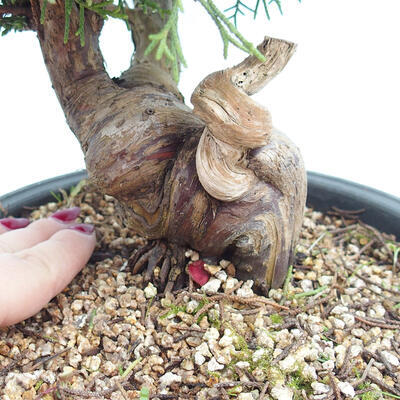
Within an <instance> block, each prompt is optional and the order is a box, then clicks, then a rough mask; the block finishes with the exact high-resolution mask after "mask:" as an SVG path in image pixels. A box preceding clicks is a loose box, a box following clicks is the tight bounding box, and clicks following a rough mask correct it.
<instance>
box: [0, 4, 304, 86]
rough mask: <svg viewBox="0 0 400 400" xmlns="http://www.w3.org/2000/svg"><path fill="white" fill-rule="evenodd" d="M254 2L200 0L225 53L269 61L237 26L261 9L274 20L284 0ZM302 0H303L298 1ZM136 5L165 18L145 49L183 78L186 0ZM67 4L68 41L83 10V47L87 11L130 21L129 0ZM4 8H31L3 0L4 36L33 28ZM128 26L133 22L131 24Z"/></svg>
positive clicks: (43, 13) (43, 12)
mask: <svg viewBox="0 0 400 400" xmlns="http://www.w3.org/2000/svg"><path fill="white" fill-rule="evenodd" d="M252 1H253V4H251V5H250V4H248V3H245V2H244V1H242V0H234V4H233V5H232V6H231V7H229V8H227V9H226V10H224V11H221V10H220V9H219V8H218V7H217V6H216V4H215V3H214V1H213V0H198V2H199V3H200V4H201V6H202V7H203V8H204V10H205V11H206V12H207V14H208V15H209V16H210V17H211V19H212V20H213V21H214V23H215V25H216V26H217V28H218V31H219V33H220V36H221V39H222V42H223V45H224V50H223V54H224V57H225V58H226V57H227V56H228V47H229V44H232V45H233V46H235V47H237V48H239V49H241V50H243V51H244V52H246V53H248V54H250V55H253V56H255V57H257V58H258V59H260V60H261V61H265V58H264V56H263V55H262V54H261V53H260V52H259V51H258V49H257V48H256V47H255V46H254V45H253V44H252V43H251V42H249V41H248V40H247V39H246V38H245V37H244V36H243V35H242V34H241V33H240V32H239V30H238V29H237V23H238V16H240V15H243V16H244V15H252V16H253V17H254V18H256V16H257V15H258V14H259V10H260V9H261V8H263V9H264V12H265V16H266V17H267V19H270V12H269V9H270V7H271V6H274V7H277V8H278V10H279V12H280V13H281V14H282V5H281V2H282V0H252ZM298 1H299V2H301V0H298ZM54 2H55V0H44V1H43V3H42V8H41V15H40V22H41V23H42V24H44V23H45V16H46V8H47V7H49V6H51V4H53V3H54ZM133 3H134V5H135V6H136V7H140V8H141V9H142V10H143V11H144V12H145V13H149V14H150V13H158V14H159V15H160V16H161V18H162V19H163V20H164V21H165V24H164V26H163V28H162V29H161V31H160V32H158V33H155V34H152V35H150V36H149V39H150V43H149V45H148V47H147V49H146V51H145V54H146V55H149V54H154V57H155V59H156V60H161V59H163V60H165V62H166V63H167V65H171V70H172V74H173V77H174V79H175V80H176V81H178V79H179V72H180V65H183V66H186V61H185V58H184V56H183V52H182V47H181V43H180V40H179V35H178V17H179V12H182V11H183V5H182V0H172V8H171V9H170V10H165V9H163V8H162V7H160V5H159V3H158V2H157V1H156V0H134V2H133ZM64 4H65V28H64V43H67V42H68V40H69V37H70V35H71V32H70V26H71V24H70V21H71V12H72V10H73V8H74V7H77V9H78V10H79V27H78V29H77V31H76V32H73V34H74V35H76V36H79V38H80V43H81V46H85V17H86V14H87V13H86V11H87V10H89V11H92V12H94V13H96V14H98V15H99V16H101V17H102V18H103V19H108V18H117V19H121V20H124V21H125V22H127V20H128V16H127V14H126V11H125V9H127V8H128V7H129V5H128V3H127V0H105V1H95V0H64ZM2 7H8V8H11V9H12V7H26V8H27V9H29V8H30V2H29V0H0V32H1V34H2V35H5V34H7V33H9V32H10V31H12V30H15V31H22V30H25V29H29V24H28V20H27V17H26V16H23V15H13V14H12V12H8V13H6V12H3V13H2V10H1V8H2ZM127 27H128V28H129V25H128V23H127Z"/></svg>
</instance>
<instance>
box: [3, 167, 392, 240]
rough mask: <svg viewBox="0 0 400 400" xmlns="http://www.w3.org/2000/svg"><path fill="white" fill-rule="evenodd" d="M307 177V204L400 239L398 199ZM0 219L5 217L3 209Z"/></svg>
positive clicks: (53, 187)
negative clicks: (351, 213)
mask: <svg viewBox="0 0 400 400" xmlns="http://www.w3.org/2000/svg"><path fill="white" fill-rule="evenodd" d="M307 175H308V196H307V205H309V206H312V207H313V208H314V209H316V210H319V211H326V210H328V209H330V208H331V207H332V206H336V207H338V208H340V209H344V210H358V209H365V212H364V213H363V214H362V220H363V221H364V222H366V223H368V224H370V225H372V226H374V227H376V228H378V229H380V230H382V231H383V232H386V233H389V234H394V235H395V236H396V237H397V238H400V199H399V198H396V197H394V196H391V195H389V194H387V193H384V192H381V191H379V190H376V189H372V188H369V187H367V186H363V185H360V184H357V183H354V182H350V181H346V180H344V179H340V178H335V177H332V176H327V175H323V174H319V173H316V172H308V174H307ZM86 177H87V174H86V171H84V170H82V171H77V172H73V173H70V174H66V175H61V176H58V177H55V178H50V179H47V180H44V181H41V182H38V183H34V184H32V185H29V186H25V187H23V188H21V189H18V190H16V191H14V192H11V193H8V194H6V195H4V196H2V197H0V204H1V205H2V206H3V207H4V208H5V209H6V210H7V211H8V213H9V214H10V215H15V216H17V215H19V213H20V212H21V208H22V207H26V208H28V207H29V208H30V207H36V206H39V205H41V204H43V203H45V202H48V201H51V200H52V199H53V200H54V197H53V196H52V195H51V193H50V192H57V191H58V190H59V189H69V188H71V186H73V185H76V184H77V183H78V182H79V181H80V180H82V179H84V178H86ZM0 216H4V215H3V214H2V212H1V210H0Z"/></svg>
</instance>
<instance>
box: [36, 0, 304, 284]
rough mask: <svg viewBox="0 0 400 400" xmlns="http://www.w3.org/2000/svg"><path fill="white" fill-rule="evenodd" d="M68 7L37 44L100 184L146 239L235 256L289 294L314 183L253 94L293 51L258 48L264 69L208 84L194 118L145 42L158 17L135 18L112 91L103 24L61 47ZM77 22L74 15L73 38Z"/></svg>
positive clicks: (252, 64)
mask: <svg viewBox="0 0 400 400" xmlns="http://www.w3.org/2000/svg"><path fill="white" fill-rule="evenodd" d="M63 3H64V2H63V1H61V0H57V2H56V4H54V5H53V4H50V3H49V4H48V5H47V10H46V13H47V16H46V22H45V24H44V26H43V27H42V28H41V30H40V32H39V40H40V43H41V46H42V51H43V54H44V59H45V62H46V65H47V68H48V70H49V74H50V76H51V79H52V82H53V86H54V89H55V91H56V93H57V96H58V98H59V100H60V103H61V105H62V107H63V109H64V112H65V115H66V117H67V121H68V123H69V125H70V127H71V129H72V131H73V132H74V133H75V135H76V136H77V138H78V139H79V141H80V143H81V146H82V149H83V151H84V153H85V158H86V165H87V169H88V173H89V176H90V178H91V179H92V181H93V182H94V183H96V184H97V185H98V187H99V188H100V189H101V190H102V191H103V192H105V193H107V194H110V195H113V196H115V197H116V198H117V199H118V200H119V202H120V206H121V207H120V208H121V214H122V216H123V218H124V221H125V222H126V224H128V225H129V226H130V227H131V228H132V229H133V230H134V231H136V232H137V233H139V234H141V235H143V236H145V237H147V238H151V239H159V238H165V239H167V240H168V241H170V242H174V243H177V244H179V245H185V246H186V245H189V246H191V247H193V248H194V249H197V250H198V251H200V252H201V253H202V255H204V256H225V257H230V258H231V259H232V260H233V261H234V263H235V264H236V266H237V271H238V275H239V277H241V278H246V279H249V278H250V279H254V280H255V281H256V284H257V285H258V286H260V287H265V286H268V287H269V286H271V285H272V286H279V285H281V284H282V282H283V280H284V277H285V274H286V270H287V267H288V265H289V262H290V260H291V258H292V255H293V251H294V246H295V243H296V240H297V237H298V233H299V229H300V225H301V218H302V213H303V207H304V202H305V172H304V167H303V165H302V160H301V156H300V154H299V152H298V150H297V148H296V147H295V146H294V145H293V144H292V143H291V142H290V141H289V140H288V139H287V138H286V137H285V136H284V135H282V134H280V133H279V132H277V131H276V130H274V129H273V128H272V126H271V122H270V117H269V113H268V112H267V111H266V110H264V109H263V108H262V107H260V106H259V105H257V104H256V103H255V102H253V101H252V100H251V99H250V97H249V95H250V94H252V93H254V92H256V91H257V90H259V89H260V88H261V87H262V86H263V85H264V84H265V83H266V82H267V81H268V80H269V79H271V77H272V76H274V75H275V74H276V73H278V72H279V71H280V70H281V69H282V68H283V67H284V65H285V64H286V62H287V61H288V59H289V57H290V54H291V53H292V50H293V46H292V44H290V43H287V42H283V41H279V40H275V39H267V40H265V41H264V42H263V44H262V45H260V46H259V49H260V51H261V52H262V53H263V54H265V55H266V56H267V61H266V62H265V63H262V62H260V61H258V60H257V59H256V58H254V57H248V58H247V59H246V60H245V61H244V62H243V63H241V64H240V65H238V66H236V67H234V68H232V69H229V70H227V71H222V72H219V73H215V74H212V75H210V76H209V77H207V78H206V79H205V80H204V81H203V82H202V83H201V84H200V85H199V86H198V88H197V89H196V91H195V93H194V95H193V97H192V101H193V103H194V105H195V108H194V110H193V111H192V110H191V109H190V108H188V107H187V106H185V104H184V103H183V99H182V96H181V95H180V93H179V91H178V89H177V87H176V84H175V82H174V81H173V79H172V78H171V73H170V72H171V71H170V70H169V67H168V65H166V64H165V63H164V62H162V61H160V62H156V61H155V60H154V59H153V57H152V56H145V55H144V49H145V48H146V47H147V44H148V35H149V34H150V33H155V32H158V31H159V30H160V29H161V27H162V23H163V21H162V20H161V19H160V17H159V16H158V15H157V14H151V15H144V14H143V12H142V11H140V10H133V11H129V21H130V23H131V25H132V28H133V29H132V34H133V40H134V42H135V45H136V54H135V58H134V59H133V60H132V64H131V67H130V68H129V69H128V70H127V71H126V72H124V73H123V74H122V75H121V77H120V79H119V80H118V81H117V83H115V82H114V81H112V80H111V79H110V78H109V77H108V75H107V74H106V72H105V70H104V66H103V59H102V56H101V53H100V50H99V47H98V36H99V33H100V30H101V21H100V20H99V18H98V17H96V16H95V15H93V14H91V13H88V15H87V17H88V18H86V22H85V39H86V44H85V47H83V48H82V47H81V45H80V43H79V40H78V38H76V37H75V36H73V35H72V34H71V35H70V38H69V41H68V43H67V44H66V45H64V43H63V36H64V4H63ZM168 5H169V1H168V0H165V1H164V7H168ZM77 21H78V17H77V10H75V9H74V10H73V12H72V15H71V32H75V31H76V29H77ZM206 125H207V127H205V126H206ZM199 142H200V144H199ZM196 153H197V156H196ZM198 173H199V175H198ZM199 176H200V180H199Z"/></svg>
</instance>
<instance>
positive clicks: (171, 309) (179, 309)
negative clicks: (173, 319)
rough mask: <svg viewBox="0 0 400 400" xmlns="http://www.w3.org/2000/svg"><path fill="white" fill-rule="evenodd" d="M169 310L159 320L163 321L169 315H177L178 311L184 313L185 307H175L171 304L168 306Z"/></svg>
mask: <svg viewBox="0 0 400 400" xmlns="http://www.w3.org/2000/svg"><path fill="white" fill-rule="evenodd" d="M169 308H170V310H169V311H168V312H166V313H165V314H163V315H161V316H160V319H165V318H168V317H170V316H171V315H176V314H178V313H179V312H180V311H183V312H186V306H177V305H175V304H171V305H170V306H169Z"/></svg>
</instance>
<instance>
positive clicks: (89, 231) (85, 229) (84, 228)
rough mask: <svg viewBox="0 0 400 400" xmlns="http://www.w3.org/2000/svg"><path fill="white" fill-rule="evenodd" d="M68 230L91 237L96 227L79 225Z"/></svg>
mask: <svg viewBox="0 0 400 400" xmlns="http://www.w3.org/2000/svg"><path fill="white" fill-rule="evenodd" d="M68 229H73V230H74V231H78V232H82V233H86V234H87V235H91V234H92V233H93V231H94V226H93V225H90V224H77V225H72V226H70V227H68Z"/></svg>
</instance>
